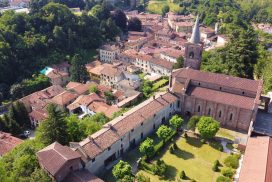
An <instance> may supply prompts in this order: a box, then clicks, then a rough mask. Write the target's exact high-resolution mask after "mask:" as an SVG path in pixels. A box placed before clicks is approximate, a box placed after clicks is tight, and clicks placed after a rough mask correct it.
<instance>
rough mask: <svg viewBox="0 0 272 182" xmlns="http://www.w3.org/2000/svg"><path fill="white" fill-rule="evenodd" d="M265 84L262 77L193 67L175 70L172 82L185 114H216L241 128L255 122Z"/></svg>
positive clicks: (225, 123) (223, 121)
mask: <svg viewBox="0 0 272 182" xmlns="http://www.w3.org/2000/svg"><path fill="white" fill-rule="evenodd" d="M262 85H263V84H262V81H261V80H250V79H245V78H238V77H232V76H229V75H224V74H217V73H209V72H203V71H199V70H193V69H190V68H181V69H178V70H174V71H173V73H172V75H171V81H170V87H171V91H172V92H174V93H175V94H176V95H178V96H179V99H180V102H181V110H180V112H181V113H182V114H183V115H189V116H192V115H199V116H202V115H206V116H212V117H213V118H214V119H216V120H217V121H219V122H220V124H221V126H223V127H226V128H230V129H233V130H241V131H248V129H249V127H250V125H251V123H252V122H254V121H255V118H256V114H257V110H258V105H259V103H260V96H261V92H262Z"/></svg>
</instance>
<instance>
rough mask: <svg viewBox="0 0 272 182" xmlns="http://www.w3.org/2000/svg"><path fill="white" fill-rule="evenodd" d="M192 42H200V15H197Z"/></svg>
mask: <svg viewBox="0 0 272 182" xmlns="http://www.w3.org/2000/svg"><path fill="white" fill-rule="evenodd" d="M190 42H191V43H193V44H198V43H199V42H200V30H199V17H198V15H197V17H196V21H195V26H194V29H193V32H192V37H191V39H190Z"/></svg>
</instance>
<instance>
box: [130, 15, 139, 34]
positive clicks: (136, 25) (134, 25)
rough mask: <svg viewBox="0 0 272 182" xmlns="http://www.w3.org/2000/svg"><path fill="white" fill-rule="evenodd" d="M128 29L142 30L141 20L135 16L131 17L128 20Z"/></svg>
mask: <svg viewBox="0 0 272 182" xmlns="http://www.w3.org/2000/svg"><path fill="white" fill-rule="evenodd" d="M128 30H129V31H138V32H140V31H141V30H142V22H141V20H140V19H139V18H137V17H132V18H130V19H129V20H128Z"/></svg>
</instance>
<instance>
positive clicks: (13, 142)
mask: <svg viewBox="0 0 272 182" xmlns="http://www.w3.org/2000/svg"><path fill="white" fill-rule="evenodd" d="M22 142H23V141H22V140H21V139H19V138H16V137H14V136H12V135H11V134H10V133H5V132H2V131H0V157H1V156H3V155H4V154H6V153H8V152H9V151H11V150H12V149H13V148H14V147H16V146H17V145H19V144H21V143H22Z"/></svg>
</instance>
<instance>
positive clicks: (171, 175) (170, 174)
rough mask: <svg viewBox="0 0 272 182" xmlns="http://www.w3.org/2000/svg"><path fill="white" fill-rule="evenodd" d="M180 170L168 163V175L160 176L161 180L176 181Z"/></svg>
mask: <svg viewBox="0 0 272 182" xmlns="http://www.w3.org/2000/svg"><path fill="white" fill-rule="evenodd" d="M177 172H178V170H177V169H176V168H175V167H173V166H170V165H167V170H166V176H165V177H160V180H167V181H175V179H176V176H177Z"/></svg>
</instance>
